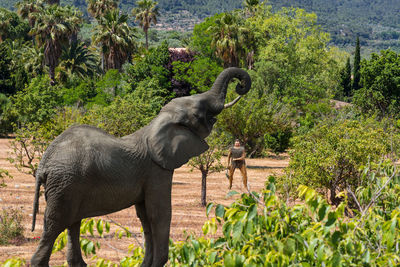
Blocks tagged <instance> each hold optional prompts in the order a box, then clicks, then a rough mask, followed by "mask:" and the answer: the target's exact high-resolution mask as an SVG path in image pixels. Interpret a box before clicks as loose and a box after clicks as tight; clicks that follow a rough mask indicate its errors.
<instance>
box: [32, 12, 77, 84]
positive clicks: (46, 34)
mask: <svg viewBox="0 0 400 267" xmlns="http://www.w3.org/2000/svg"><path fill="white" fill-rule="evenodd" d="M81 22H82V20H81V13H80V12H78V11H77V10H76V9H73V8H71V7H62V6H58V5H51V6H46V7H45V8H44V9H43V10H42V12H40V13H39V16H38V18H37V20H36V23H35V26H34V28H33V29H32V30H31V32H30V33H31V34H32V35H33V36H35V38H36V41H37V44H38V45H39V46H43V47H44V59H45V64H46V65H47V66H49V76H50V79H51V84H53V85H54V84H55V68H56V67H57V65H58V63H59V58H60V56H61V53H62V46H63V45H65V44H67V43H68V42H69V39H70V37H71V36H72V35H73V34H74V33H76V32H77V30H78V29H79V24H80V23H81Z"/></svg>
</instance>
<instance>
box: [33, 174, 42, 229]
mask: <svg viewBox="0 0 400 267" xmlns="http://www.w3.org/2000/svg"><path fill="white" fill-rule="evenodd" d="M39 175H40V174H39V172H36V175H35V176H36V177H35V178H36V185H35V199H34V200H33V213H32V232H33V231H35V224H36V213H37V212H38V210H39V195H40V185H41V184H42V183H41V177H39Z"/></svg>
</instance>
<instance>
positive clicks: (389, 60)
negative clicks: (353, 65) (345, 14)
mask: <svg viewBox="0 0 400 267" xmlns="http://www.w3.org/2000/svg"><path fill="white" fill-rule="evenodd" d="M360 74H361V83H362V84H363V87H362V88H361V89H359V90H357V91H356V92H355V93H354V97H353V102H354V103H355V104H356V105H357V106H359V107H360V108H361V110H362V111H363V113H365V114H373V113H375V112H377V113H378V114H379V115H380V116H381V117H383V116H394V117H396V118H398V117H399V115H398V114H399V111H400V108H399V103H400V78H399V77H400V54H398V53H396V52H394V51H391V50H382V51H381V53H380V54H379V55H378V54H375V53H372V54H371V58H370V59H369V60H366V59H364V60H363V61H362V62H361V69H360Z"/></svg>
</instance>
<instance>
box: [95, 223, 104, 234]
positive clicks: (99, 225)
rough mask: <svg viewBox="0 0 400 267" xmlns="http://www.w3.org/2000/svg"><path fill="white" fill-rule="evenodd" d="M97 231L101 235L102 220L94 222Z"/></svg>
mask: <svg viewBox="0 0 400 267" xmlns="http://www.w3.org/2000/svg"><path fill="white" fill-rule="evenodd" d="M96 228H97V232H98V233H99V235H100V236H103V221H102V220H98V221H97V224H96Z"/></svg>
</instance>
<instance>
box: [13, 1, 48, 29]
mask: <svg viewBox="0 0 400 267" xmlns="http://www.w3.org/2000/svg"><path fill="white" fill-rule="evenodd" d="M16 7H17V10H18V14H19V15H20V16H21V18H23V19H27V20H28V23H29V26H30V27H31V28H33V27H34V26H35V23H36V20H37V19H38V16H39V13H40V12H42V9H43V8H44V3H43V2H42V1H41V0H23V1H21V2H18V3H17V5H16Z"/></svg>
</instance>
